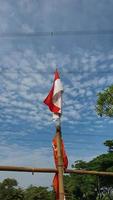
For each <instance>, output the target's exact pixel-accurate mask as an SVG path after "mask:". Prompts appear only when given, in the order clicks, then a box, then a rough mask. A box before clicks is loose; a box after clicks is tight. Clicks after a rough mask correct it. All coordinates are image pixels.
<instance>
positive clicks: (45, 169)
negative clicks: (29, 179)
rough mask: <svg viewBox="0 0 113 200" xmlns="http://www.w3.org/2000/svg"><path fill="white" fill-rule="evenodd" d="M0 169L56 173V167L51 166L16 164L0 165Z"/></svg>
mask: <svg viewBox="0 0 113 200" xmlns="http://www.w3.org/2000/svg"><path fill="white" fill-rule="evenodd" d="M0 171H14V172H32V173H34V172H39V173H56V172H57V169H51V168H33V167H17V166H0Z"/></svg>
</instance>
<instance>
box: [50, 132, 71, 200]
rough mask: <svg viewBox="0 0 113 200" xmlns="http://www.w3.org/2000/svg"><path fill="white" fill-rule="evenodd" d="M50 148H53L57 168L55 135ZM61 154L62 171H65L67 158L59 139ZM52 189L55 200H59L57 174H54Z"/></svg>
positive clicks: (62, 143)
mask: <svg viewBox="0 0 113 200" xmlns="http://www.w3.org/2000/svg"><path fill="white" fill-rule="evenodd" d="M52 146H53V155H54V161H55V165H56V167H57V166H58V148H57V135H55V137H54V138H53V141H52ZM61 152H62V157H63V166H64V169H66V168H67V166H68V158H67V155H66V152H65V148H64V142H63V140H62V139H61ZM53 187H54V191H55V193H56V200H59V180H58V174H57V173H56V174H55V176H54V179H53ZM64 200H65V197H64Z"/></svg>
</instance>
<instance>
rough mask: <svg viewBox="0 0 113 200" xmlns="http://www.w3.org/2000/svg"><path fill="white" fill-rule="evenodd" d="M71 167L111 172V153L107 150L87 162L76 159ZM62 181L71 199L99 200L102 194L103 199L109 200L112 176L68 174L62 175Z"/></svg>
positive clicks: (112, 162)
mask: <svg viewBox="0 0 113 200" xmlns="http://www.w3.org/2000/svg"><path fill="white" fill-rule="evenodd" d="M72 167H73V168H74V169H85V170H96V171H111V172H113V154H112V153H109V152H108V153H106V154H102V155H100V156H97V157H96V158H94V159H92V160H91V161H89V162H84V161H82V160H78V161H76V162H75V163H74V165H72ZM64 182H65V191H66V193H67V194H68V195H70V197H71V195H73V200H81V199H82V200H99V199H100V198H102V196H103V199H104V200H105V199H106V200H107V199H109V200H110V191H111V189H113V178H112V177H104V176H103V177H98V176H94V175H93V176H92V175H77V174H70V175H67V176H65V177H64ZM70 199H71V198H70Z"/></svg>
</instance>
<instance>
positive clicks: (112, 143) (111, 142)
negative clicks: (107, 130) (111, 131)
mask: <svg viewBox="0 0 113 200" xmlns="http://www.w3.org/2000/svg"><path fill="white" fill-rule="evenodd" d="M104 145H105V146H107V147H108V152H109V153H113V140H106V141H105V142H104Z"/></svg>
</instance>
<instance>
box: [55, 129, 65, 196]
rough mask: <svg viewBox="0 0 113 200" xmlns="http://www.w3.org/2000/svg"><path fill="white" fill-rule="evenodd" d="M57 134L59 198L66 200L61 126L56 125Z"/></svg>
mask: <svg viewBox="0 0 113 200" xmlns="http://www.w3.org/2000/svg"><path fill="white" fill-rule="evenodd" d="M56 134H57V148H58V149H57V151H58V166H57V170H58V179H59V200H64V181H63V173H64V168H63V158H62V146H61V138H62V137H61V127H60V126H57V127H56Z"/></svg>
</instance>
